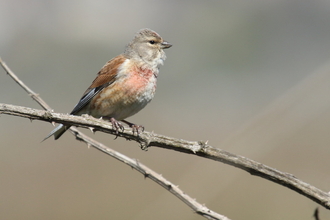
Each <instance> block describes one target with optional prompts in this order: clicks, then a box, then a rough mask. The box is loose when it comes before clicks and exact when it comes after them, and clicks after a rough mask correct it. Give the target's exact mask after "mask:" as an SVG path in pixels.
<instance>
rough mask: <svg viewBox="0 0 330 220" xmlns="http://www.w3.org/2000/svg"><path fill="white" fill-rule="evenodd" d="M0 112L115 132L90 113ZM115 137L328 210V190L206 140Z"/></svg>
mask: <svg viewBox="0 0 330 220" xmlns="http://www.w3.org/2000/svg"><path fill="white" fill-rule="evenodd" d="M0 113H1V114H8V115H14V116H20V117H25V118H29V119H32V120H41V121H48V122H57V123H64V124H69V125H76V126H79V127H85V128H89V127H92V128H93V129H94V130H95V131H102V132H105V133H110V134H115V132H116V131H115V130H113V129H112V127H111V123H108V122H106V121H104V120H100V119H96V118H93V117H91V116H73V115H66V114H59V113H52V112H49V111H44V110H37V109H32V108H27V107H20V106H15V105H8V104H1V103H0ZM119 136H120V137H124V138H126V139H128V140H134V141H136V142H138V143H140V145H141V147H142V148H143V149H147V148H148V147H151V146H156V147H161V148H166V149H171V150H175V151H179V152H183V153H188V154H193V155H196V156H200V157H205V158H209V159H212V160H215V161H219V162H222V163H226V164H229V165H231V166H235V167H237V168H240V169H242V170H245V171H247V172H249V173H250V174H252V175H256V176H260V177H262V178H265V179H268V180H270V181H273V182H275V183H278V184H280V185H283V186H286V187H288V188H290V189H292V190H294V191H296V192H298V193H300V194H302V195H304V196H306V197H308V198H310V199H311V200H313V201H315V202H317V203H318V204H320V205H322V206H323V207H325V208H327V209H330V194H329V193H326V192H323V191H321V190H320V189H318V188H316V187H314V186H312V185H310V184H307V183H305V182H303V181H301V180H299V179H297V178H296V177H295V176H293V175H292V174H289V173H284V172H281V171H278V170H276V169H273V168H271V167H268V166H266V165H264V164H261V163H258V162H256V161H253V160H251V159H248V158H245V157H243V156H239V155H235V154H232V153H230V152H227V151H224V150H221V149H218V148H214V147H212V146H210V145H208V144H207V143H203V142H201V141H199V142H198V141H186V140H183V139H176V138H172V137H167V136H163V135H159V134H155V133H153V132H147V131H144V132H143V133H141V134H140V135H139V136H136V135H134V134H133V133H132V131H131V129H126V130H124V131H123V132H120V133H119Z"/></svg>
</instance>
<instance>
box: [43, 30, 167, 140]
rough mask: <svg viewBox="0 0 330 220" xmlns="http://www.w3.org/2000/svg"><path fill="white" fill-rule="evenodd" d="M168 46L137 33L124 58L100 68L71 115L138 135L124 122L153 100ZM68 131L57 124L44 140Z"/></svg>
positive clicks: (145, 32)
mask: <svg viewBox="0 0 330 220" xmlns="http://www.w3.org/2000/svg"><path fill="white" fill-rule="evenodd" d="M171 46H172V45H171V44H170V43H168V42H166V41H164V40H163V38H162V37H161V36H160V35H159V34H157V33H156V32H155V31H152V30H150V29H147V28H145V29H142V30H140V31H139V32H138V33H137V34H136V35H135V37H134V38H133V40H132V41H131V42H130V43H129V44H128V45H127V46H126V48H125V51H124V53H123V54H121V55H118V56H116V57H115V58H113V59H112V60H110V61H108V62H107V63H106V64H105V65H104V66H103V67H102V69H101V70H100V71H99V72H98V74H97V77H96V78H95V79H94V81H93V82H92V85H91V86H90V87H89V88H88V89H87V90H86V91H85V93H84V94H83V96H82V97H81V99H80V101H79V102H78V104H77V105H76V106H75V107H74V108H73V110H72V112H71V113H70V114H71V115H83V114H88V115H91V116H93V117H95V118H102V119H105V120H109V121H110V122H111V124H112V127H113V128H114V129H115V130H116V132H117V134H118V130H119V129H121V130H124V126H123V125H122V124H121V123H120V122H119V121H122V122H124V123H126V124H128V125H129V126H130V127H131V128H132V129H133V132H137V134H139V132H140V130H141V129H142V131H143V130H144V127H143V126H140V125H135V124H133V123H130V122H128V121H126V120H124V119H126V118H128V117H130V116H132V115H134V114H136V113H137V112H139V111H140V110H141V109H143V108H144V107H145V106H146V105H147V104H148V103H149V102H150V101H151V100H152V98H153V97H154V95H155V91H156V82H157V76H158V73H159V67H160V65H163V64H164V60H165V59H166V55H165V52H164V49H167V48H170V47H171ZM69 128H70V125H63V124H60V125H59V126H58V127H56V128H55V129H54V130H53V131H52V132H51V133H50V134H49V135H48V136H47V137H46V138H45V139H44V140H46V139H48V138H49V137H51V136H52V135H54V138H55V140H57V139H58V138H60V137H61V136H62V134H63V133H64V132H65V131H66V130H68V129H69Z"/></svg>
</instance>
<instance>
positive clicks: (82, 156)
mask: <svg viewBox="0 0 330 220" xmlns="http://www.w3.org/2000/svg"><path fill="white" fill-rule="evenodd" d="M0 24H1V26H0V30H1V34H0V56H1V57H2V59H3V60H5V61H6V63H7V64H8V65H9V66H10V67H11V68H12V70H13V71H14V72H15V73H16V74H17V75H18V76H19V77H20V78H21V79H22V80H23V81H24V82H25V83H26V84H27V85H29V86H30V87H31V88H32V89H33V90H34V91H35V92H37V93H39V94H40V95H41V97H42V98H44V99H45V100H46V101H47V102H48V103H49V104H50V105H51V106H52V107H53V108H54V110H55V111H57V112H63V113H66V112H70V111H71V110H72V108H73V106H74V105H75V104H76V103H77V101H78V100H79V98H80V96H81V95H82V93H83V92H84V91H85V89H86V88H87V87H88V86H89V84H90V83H91V81H92V80H93V79H94V77H95V75H96V73H97V72H98V71H99V69H100V68H101V67H102V66H103V65H104V64H105V62H107V61H108V60H109V59H111V58H112V57H114V56H116V55H118V54H120V53H122V52H123V50H124V46H125V45H126V44H127V43H128V42H129V41H130V40H131V39H132V37H133V35H134V34H135V32H137V31H138V30H139V29H141V28H145V27H148V28H151V29H153V30H155V31H157V32H158V33H159V34H161V36H163V37H164V38H165V39H166V40H167V41H169V42H171V43H172V44H173V45H174V46H173V47H172V48H171V49H169V50H167V51H166V52H167V57H168V59H167V60H166V62H165V66H163V67H162V68H161V71H160V75H159V81H158V87H157V94H156V97H155V99H154V100H153V101H152V102H151V104H150V105H148V106H147V107H146V108H145V109H144V110H143V111H141V112H140V113H139V114H137V115H135V116H133V117H131V118H130V121H133V122H135V123H138V124H143V125H144V126H145V127H146V130H148V131H154V132H156V133H160V134H164V135H169V136H173V137H178V138H184V139H188V140H204V141H205V140H208V141H209V143H210V144H211V145H212V146H215V147H220V148H222V149H225V150H228V151H231V152H234V153H237V154H240V155H243V156H246V157H249V158H251V159H254V160H256V161H259V162H262V163H264V164H266V165H269V166H271V167H274V168H277V169H279V170H281V171H285V172H289V173H292V174H294V175H296V176H297V177H299V178H301V179H302V180H304V181H306V182H308V183H311V184H313V185H315V186H317V187H319V188H320V189H322V190H324V191H330V172H329V167H330V160H329V156H330V135H329V129H330V98H329V94H330V64H329V63H330V62H329V58H330V2H329V1H324V0H323V1H322V0H316V1H307V0H292V1H281V0H272V1H264V0H255V1H244V0H224V1H188V0H186V1H109V0H107V1H106V0H103V1H100V0H98V1H87V0H85V1H80V0H79V1H78V0H69V1H68V0H66V1H64V0H59V1H48V0H47V1H45V0H29V1H25V0H24V1H23V0H2V1H1V2H0ZM0 73H1V74H0V102H3V103H11V104H16V105H22V106H29V107H34V108H39V109H40V107H39V106H38V105H37V104H36V103H35V102H33V101H32V99H31V98H29V97H28V96H27V95H26V93H25V92H24V91H23V90H22V89H21V88H19V87H18V86H17V85H16V83H15V82H13V81H12V80H11V79H10V78H9V77H8V76H6V75H5V73H4V71H3V70H0ZM52 128H53V127H52V126H51V125H50V124H48V123H43V122H38V121H34V122H32V123H31V122H30V121H29V120H27V119H22V118H16V117H11V116H7V115H1V117H0V213H1V219H11V220H12V219H33V220H38V219H40V220H41V219H51V220H52V219H86V220H87V219H144V220H145V219H180V220H182V219H202V218H201V217H199V216H197V215H195V214H194V213H193V212H192V211H191V210H190V209H189V208H188V207H186V206H185V205H184V204H182V203H181V202H180V201H179V200H178V199H177V198H175V197H173V196H172V195H170V194H169V193H168V192H166V191H164V190H163V189H162V188H160V187H159V186H158V185H155V184H154V183H153V182H152V181H150V180H148V179H146V180H145V179H144V178H143V176H141V175H140V174H138V173H137V172H135V171H133V170H132V169H130V168H129V167H127V166H125V165H124V164H121V163H119V162H117V161H115V160H114V159H112V158H110V157H107V156H105V155H103V154H102V153H100V152H98V151H96V150H94V149H88V148H87V146H85V145H84V144H83V143H79V142H77V141H75V140H74V139H73V137H72V136H71V135H70V134H69V133H68V134H65V135H64V136H63V137H62V138H61V139H60V140H58V141H56V142H55V141H53V140H51V139H50V140H47V141H46V142H43V143H40V141H41V140H42V139H43V138H44V137H45V135H47V134H48V132H49V131H50V130H51V129H52ZM85 132H86V133H88V134H91V133H90V132H89V131H88V130H85ZM91 135H92V134H91ZM92 136H93V137H94V138H95V139H97V140H99V141H101V142H103V143H105V144H107V145H109V146H110V147H112V148H114V149H116V150H118V151H120V152H122V153H124V154H126V155H128V156H130V157H133V158H137V159H138V160H139V161H140V162H142V163H144V164H146V165H148V166H150V167H151V168H153V169H154V170H155V171H157V172H159V173H162V174H163V175H164V176H165V177H166V178H168V179H169V180H170V181H172V182H173V183H175V184H177V185H179V186H180V187H181V189H182V190H183V191H185V192H186V193H188V194H189V195H191V196H192V197H194V198H196V199H197V201H199V202H201V203H203V204H206V205H207V206H208V207H209V208H211V209H213V210H215V211H217V212H219V213H221V214H224V215H226V216H228V217H230V218H232V219H235V220H238V219H253V220H255V219H268V220H280V219H281V220H282V219H299V220H302V219H306V220H310V219H313V218H312V214H313V211H314V209H315V208H316V207H318V205H317V204H316V203H314V202H312V201H310V200H309V199H307V198H305V197H303V196H301V195H299V194H297V193H296V192H293V191H291V190H289V189H287V188H284V187H282V186H279V185H277V184H274V183H272V182H269V181H266V180H264V179H261V178H259V177H254V176H251V175H249V174H247V173H246V172H244V171H241V170H238V169H236V168H233V167H230V166H227V165H224V164H221V163H217V162H214V161H210V160H207V159H201V158H198V157H194V156H191V155H185V154H181V153H177V152H173V151H168V150H163V149H158V148H151V149H149V151H148V152H143V151H141V150H140V149H139V148H138V146H137V144H136V143H134V142H128V141H124V140H121V139H118V140H113V139H114V137H113V136H111V135H105V134H99V133H97V134H96V135H92ZM320 212H321V213H320V215H321V219H322V220H325V219H330V212H329V211H327V210H325V209H324V208H321V209H320Z"/></svg>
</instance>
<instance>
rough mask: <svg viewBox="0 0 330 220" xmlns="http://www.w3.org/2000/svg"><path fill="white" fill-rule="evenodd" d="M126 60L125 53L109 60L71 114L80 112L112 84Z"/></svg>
mask: <svg viewBox="0 0 330 220" xmlns="http://www.w3.org/2000/svg"><path fill="white" fill-rule="evenodd" d="M125 60H126V58H125V57H124V56H123V55H119V56H117V57H115V58H113V59H112V60H110V61H108V62H107V63H106V64H105V65H104V66H103V67H102V69H101V70H100V71H99V72H98V74H97V77H96V78H95V79H94V81H93V83H92V85H90V87H89V88H88V89H87V90H86V91H85V93H84V94H83V96H82V97H81V99H80V101H79V102H78V104H77V105H76V106H75V107H74V108H73V110H72V112H71V113H70V114H72V115H75V114H76V113H78V112H79V111H80V110H81V109H82V108H84V107H85V106H86V105H87V104H88V103H89V102H90V101H91V99H92V98H93V97H94V96H95V95H96V94H98V93H99V92H100V91H102V89H104V88H105V87H107V86H109V85H111V84H112V83H113V82H114V81H115V79H116V75H117V70H118V68H119V67H120V65H121V64H122V63H123V62H124V61H125Z"/></svg>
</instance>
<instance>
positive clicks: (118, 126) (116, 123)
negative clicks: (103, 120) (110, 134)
mask: <svg viewBox="0 0 330 220" xmlns="http://www.w3.org/2000/svg"><path fill="white" fill-rule="evenodd" d="M110 122H111V125H112V128H113V129H114V130H116V135H117V136H118V131H119V129H120V130H121V131H122V132H123V131H124V130H125V128H124V126H123V125H122V124H121V123H120V122H119V121H117V120H116V119H114V118H110ZM116 138H117V137H116Z"/></svg>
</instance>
